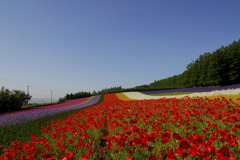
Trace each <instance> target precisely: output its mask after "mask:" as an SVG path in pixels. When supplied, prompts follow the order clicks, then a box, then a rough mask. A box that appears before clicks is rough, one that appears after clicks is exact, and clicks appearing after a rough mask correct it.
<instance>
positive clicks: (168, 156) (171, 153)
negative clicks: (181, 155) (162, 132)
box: [166, 150, 177, 160]
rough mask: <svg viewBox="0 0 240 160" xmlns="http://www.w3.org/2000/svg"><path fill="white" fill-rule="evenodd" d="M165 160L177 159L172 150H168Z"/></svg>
mask: <svg viewBox="0 0 240 160" xmlns="http://www.w3.org/2000/svg"><path fill="white" fill-rule="evenodd" d="M166 160H177V158H176V156H175V154H174V153H173V150H170V151H169V152H168V154H167V158H166Z"/></svg>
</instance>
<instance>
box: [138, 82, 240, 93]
mask: <svg viewBox="0 0 240 160" xmlns="http://www.w3.org/2000/svg"><path fill="white" fill-rule="evenodd" d="M236 88H240V84H234V85H229V86H221V87H196V88H180V89H169V90H158V91H142V92H141V93H144V94H155V93H170V92H211V91H216V90H226V89H236Z"/></svg>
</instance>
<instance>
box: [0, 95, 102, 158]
mask: <svg viewBox="0 0 240 160" xmlns="http://www.w3.org/2000/svg"><path fill="white" fill-rule="evenodd" d="M103 99H104V95H102V96H101V97H100V99H99V101H98V102H97V103H95V104H93V105H90V106H87V107H85V108H80V109H76V110H71V111H67V112H62V113H59V114H54V115H51V116H46V117H43V118H39V119H37V120H34V121H29V122H26V123H22V124H17V125H13V126H11V127H2V126H0V145H2V148H4V146H10V145H11V144H12V142H13V141H15V140H18V141H20V142H30V141H31V135H32V134H33V133H36V134H37V135H41V134H42V132H41V131H40V129H41V128H42V124H43V123H45V124H46V125H48V124H50V123H51V121H57V120H58V119H59V120H62V119H63V118H64V117H66V116H68V115H71V114H73V113H75V112H78V111H80V110H82V109H86V108H89V107H92V106H95V105H98V104H100V103H102V102H103ZM85 103H86V101H85ZM2 153H3V149H2V150H1V149H0V155H1V154H2Z"/></svg>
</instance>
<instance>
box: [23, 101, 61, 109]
mask: <svg viewBox="0 0 240 160" xmlns="http://www.w3.org/2000/svg"><path fill="white" fill-rule="evenodd" d="M59 103H60V102H50V103H42V104H37V103H36V104H29V105H27V106H22V107H21V109H22V110H24V109H31V108H35V107H42V106H50V105H54V104H59Z"/></svg>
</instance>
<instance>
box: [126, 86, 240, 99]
mask: <svg viewBox="0 0 240 160" xmlns="http://www.w3.org/2000/svg"><path fill="white" fill-rule="evenodd" d="M123 93H124V94H125V95H126V96H127V97H128V98H130V99H139V100H144V99H159V98H183V97H186V96H188V97H211V96H223V95H238V94H240V89H228V90H221V91H219V90H217V91H212V92H198V93H192V94H187V95H179V96H151V95H146V94H143V93H141V92H123Z"/></svg>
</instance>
